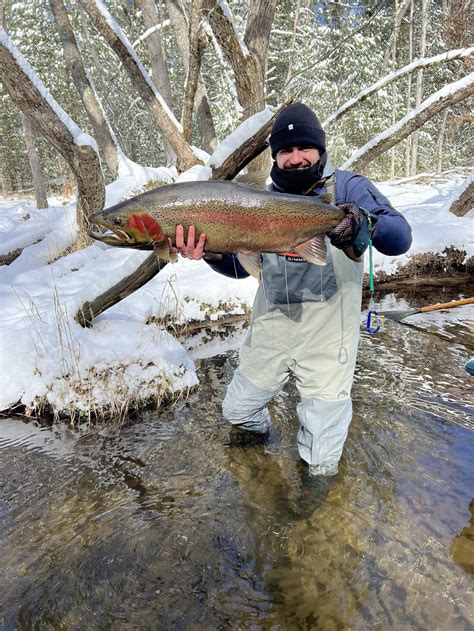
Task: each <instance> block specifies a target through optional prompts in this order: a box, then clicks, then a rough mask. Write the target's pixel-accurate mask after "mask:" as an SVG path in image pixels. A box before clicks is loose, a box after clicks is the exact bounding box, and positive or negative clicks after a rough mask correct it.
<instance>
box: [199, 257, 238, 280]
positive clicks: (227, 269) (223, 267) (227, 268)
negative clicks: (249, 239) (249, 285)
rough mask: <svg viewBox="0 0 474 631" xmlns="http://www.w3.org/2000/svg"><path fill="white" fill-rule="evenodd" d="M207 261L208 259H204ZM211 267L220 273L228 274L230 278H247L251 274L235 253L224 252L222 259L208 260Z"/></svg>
mask: <svg viewBox="0 0 474 631" xmlns="http://www.w3.org/2000/svg"><path fill="white" fill-rule="evenodd" d="M204 261H206V259H204ZM206 263H207V264H208V265H209V267H212V269H213V270H214V271H215V272H218V273H219V274H223V275H224V276H228V277H229V278H247V276H249V274H247V272H246V271H245V270H244V268H243V267H242V265H241V264H240V263H239V259H238V258H237V256H236V255H235V254H223V255H222V261H219V262H216V261H206Z"/></svg>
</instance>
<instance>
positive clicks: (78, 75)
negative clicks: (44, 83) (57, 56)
mask: <svg viewBox="0 0 474 631" xmlns="http://www.w3.org/2000/svg"><path fill="white" fill-rule="evenodd" d="M49 4H50V5H51V10H52V12H53V15H54V19H55V21H56V25H57V28H58V33H59V37H60V39H61V43H62V45H63V48H64V59H65V60H66V63H67V65H68V68H69V72H70V73H71V76H72V79H73V81H74V85H75V86H76V90H77V92H78V93H79V97H80V98H81V100H82V103H83V105H84V108H85V110H86V112H87V115H88V117H89V121H90V123H91V125H92V129H93V130H94V137H95V139H96V140H97V144H98V145H99V147H100V148H101V150H102V152H103V155H104V158H105V161H106V163H107V166H108V167H109V169H110V173H111V174H112V177H113V178H114V179H115V178H116V177H117V176H118V151H117V139H116V138H115V135H114V133H113V132H112V130H111V128H110V125H109V123H108V121H107V120H106V117H105V114H104V111H103V109H102V106H101V104H100V103H99V101H98V98H97V95H96V92H95V89H94V86H93V84H92V79H91V77H90V76H89V75H88V74H87V73H86V71H85V69H84V64H83V63H82V57H81V53H80V52H79V48H78V46H77V42H76V37H75V35H74V32H73V30H72V28H71V24H70V22H69V16H68V13H67V10H66V7H65V6H64V1H63V0H49Z"/></svg>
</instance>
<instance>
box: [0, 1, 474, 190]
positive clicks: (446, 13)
mask: <svg viewBox="0 0 474 631" xmlns="http://www.w3.org/2000/svg"><path fill="white" fill-rule="evenodd" d="M101 4H103V5H104V6H105V7H106V8H107V9H108V11H109V12H110V14H111V15H112V16H113V18H114V20H116V22H117V23H118V25H119V26H120V28H121V29H122V31H123V32H124V34H125V35H126V37H127V38H128V40H129V42H130V43H131V44H132V45H133V48H134V50H135V51H136V53H137V55H138V56H139V58H140V60H141V61H142V62H143V64H144V66H145V68H146V70H147V71H148V73H149V75H150V76H151V79H152V81H153V83H154V85H155V86H156V89H157V91H158V92H159V93H160V95H161V97H162V98H163V99H164V100H165V101H166V103H167V105H168V106H169V108H170V110H171V111H172V113H173V114H174V117H175V118H176V119H177V121H179V122H180V123H182V124H183V127H184V131H183V134H184V136H185V137H186V134H187V133H188V132H187V129H188V128H190V136H189V143H190V145H192V146H194V147H198V148H201V149H204V150H205V151H207V152H208V153H212V150H213V148H215V147H216V146H217V144H218V142H220V141H221V140H222V139H223V138H225V137H226V135H228V134H229V133H230V132H231V131H232V130H233V129H234V128H235V127H236V126H237V125H238V123H239V122H241V121H242V120H244V119H245V118H247V116H249V115H251V114H253V113H254V112H256V111H259V110H261V109H263V108H264V107H265V105H269V106H270V107H277V106H278V105H279V104H281V103H282V102H283V101H284V100H285V98H287V97H292V98H293V99H295V100H302V101H303V102H305V103H306V104H307V105H309V106H310V107H312V108H313V109H314V110H315V111H316V112H317V114H318V116H319V118H320V120H321V121H326V130H327V135H328V149H329V152H330V155H331V157H332V160H333V162H334V163H335V165H336V166H341V165H343V164H344V162H345V161H347V160H348V159H349V158H350V157H351V155H353V153H354V152H355V151H356V150H357V149H359V148H360V147H363V146H364V145H365V144H366V143H367V142H369V141H370V140H371V139H372V138H374V137H375V136H377V135H378V134H380V133H381V132H383V131H384V130H386V129H389V128H390V127H391V126H393V125H394V124H395V123H397V121H399V120H401V119H403V117H404V116H405V115H406V114H407V112H409V111H411V110H413V109H416V108H417V107H418V106H419V105H420V103H423V102H424V101H425V100H426V99H427V98H428V97H430V95H432V94H434V93H436V92H437V91H439V90H440V89H442V88H443V87H445V86H448V85H449V84H454V83H455V82H457V81H459V80H460V79H461V78H463V77H465V76H466V75H468V74H469V70H470V67H471V66H472V58H471V57H470V56H464V57H463V58H458V59H455V60H453V61H449V62H439V61H438V62H437V63H430V64H429V65H425V67H422V66H416V64H415V69H414V70H413V71H412V72H404V73H402V74H401V76H400V77H399V78H398V79H397V80H396V81H393V82H390V83H388V84H386V85H384V86H382V87H380V88H379V89H378V90H376V91H375V92H374V93H373V94H372V95H371V96H369V97H368V98H367V99H365V100H363V101H361V102H359V103H357V104H356V105H355V107H353V108H352V109H349V110H348V111H347V112H346V113H345V114H344V115H343V116H341V117H340V118H339V119H338V120H335V121H333V122H332V123H331V122H330V121H329V122H328V121H327V119H328V117H329V116H330V115H331V114H333V113H335V112H336V111H337V110H338V108H340V107H341V106H342V105H343V104H344V103H346V102H347V101H348V100H349V99H351V98H352V97H355V96H356V95H357V94H358V93H359V92H360V91H361V90H363V89H364V88H366V87H368V86H370V85H372V84H374V83H375V82H376V81H378V80H379V79H381V78H383V77H386V76H387V75H389V73H392V72H393V71H396V70H398V69H401V68H403V67H405V66H407V65H408V64H410V63H412V62H416V61H417V60H419V59H422V58H425V59H428V58H433V57H435V56H437V55H440V54H441V53H446V52H448V51H453V50H457V49H461V48H466V47H468V46H469V44H470V26H471V25H470V16H471V13H470V10H471V7H470V2H469V0H400V1H380V0H375V1H374V0H345V1H334V2H312V1H309V0H291V1H290V0H278V1H276V0H267V1H261V0H250V1H248V0H247V1H243V0H231V1H229V2H227V3H225V2H223V1H221V2H215V1H211V0H192V1H184V2H181V0H157V1H156V2H155V1H154V0H106V1H105V2H103V3H100V2H94V1H92V0H81V1H79V0H74V1H72V0H49V1H48V0H19V1H13V0H12V1H9V0H0V19H1V22H2V25H3V27H4V29H5V32H6V33H7V34H8V37H9V38H11V41H12V42H14V44H15V45H16V46H17V47H18V49H19V50H20V51H21V53H22V54H23V55H24V56H25V58H26V59H27V60H28V62H29V64H30V65H31V67H32V68H33V69H34V71H35V73H36V74H37V76H38V77H39V78H40V79H41V80H42V81H43V83H44V84H45V86H46V88H47V89H48V90H49V92H50V93H51V95H52V96H53V97H54V99H55V100H56V101H57V102H58V103H59V104H60V105H61V107H62V108H63V109H64V110H65V111H66V112H67V113H68V114H69V116H70V117H71V118H72V119H73V120H74V121H75V122H76V123H77V124H78V125H79V127H81V128H82V129H83V130H84V131H86V132H88V133H89V134H91V136H93V137H94V138H95V139H96V140H98V144H99V146H100V153H101V158H102V160H101V163H102V168H103V171H104V176H105V181H106V183H107V182H110V181H111V180H112V179H114V178H115V177H116V173H114V172H113V171H114V161H113V159H112V160H110V159H108V160H107V159H105V158H106V155H105V153H106V149H104V146H105V145H104V142H101V141H100V139H98V138H97V134H96V133H95V131H94V129H93V128H92V126H91V123H90V118H89V117H88V115H87V114H86V110H85V108H84V105H83V102H82V100H81V98H80V97H79V92H78V87H79V90H80V89H81V87H80V84H78V81H77V77H76V78H75V79H76V82H74V80H73V73H74V68H75V69H76V70H75V72H76V74H77V66H78V63H82V65H83V68H84V71H85V74H86V76H87V79H88V80H91V85H93V86H94V90H95V93H96V96H97V100H98V102H99V103H100V105H101V107H102V109H103V112H104V113H105V117H106V119H107V121H108V124H109V128H110V130H111V132H112V138H113V142H114V143H115V144H116V145H117V144H118V146H119V147H120V149H121V151H123V153H124V154H125V155H126V156H127V157H128V158H129V159H131V160H133V161H134V162H137V163H139V164H143V165H147V166H159V165H166V166H170V165H171V164H173V162H174V161H175V153H174V152H173V149H172V148H171V147H170V144H169V142H168V140H166V138H165V136H166V131H165V133H164V134H163V131H162V129H163V128H162V129H160V126H159V124H158V122H157V121H158V119H157V117H156V116H153V115H152V113H151V111H150V107H147V104H146V102H145V100H144V99H143V98H142V96H141V95H140V94H139V93H138V91H137V89H136V87H135V86H134V85H133V84H132V81H131V80H130V76H129V74H128V73H127V72H126V70H125V69H124V65H123V64H122V63H121V61H120V60H119V58H118V56H117V55H116V54H115V52H114V51H113V50H112V48H111V46H110V45H109V43H108V42H107V41H106V40H105V38H104V36H103V34H101V32H100V30H101V29H100V24H99V20H97V19H94V18H93V16H94V14H93V10H94V8H95V9H97V6H99V7H100V5H101ZM64 10H65V11H64ZM64 14H66V15H67V17H68V18H69V20H68V22H69V23H70V26H71V27H72V31H73V35H74V39H75V42H76V44H77V48H78V51H79V53H80V57H79V60H80V61H78V59H77V58H76V59H74V57H71V54H72V53H71V47H70V46H69V49H68V46H67V40H68V36H69V37H70V33H69V35H68V28H67V23H65V22H64V21H63V22H61V16H62V17H63V18H64ZM229 26H230V28H229ZM61 29H62V34H61V36H60V31H61ZM65 43H66V44H65ZM65 45H66V54H65V48H64V46H65ZM471 52H472V51H471ZM239 55H240V56H241V55H243V56H241V57H239ZM70 68H72V69H73V73H71V71H70ZM247 69H250V70H251V71H252V72H249V73H247ZM4 70H5V69H4V68H3V71H4ZM252 73H253V74H252ZM239 75H240V76H239ZM259 77H261V78H262V79H261V80H259ZM4 78H5V77H4ZM263 78H264V80H263ZM246 82H247V85H246ZM4 83H5V82H4ZM0 90H1V92H0V136H1V141H0V165H1V167H0V171H1V173H0V178H1V185H2V190H3V194H4V195H11V194H12V193H16V192H22V191H27V190H31V189H32V174H31V173H32V169H31V167H30V161H31V159H32V156H34V151H33V152H32V151H31V146H30V152H28V151H27V145H26V144H25V138H26V139H27V140H28V139H30V145H31V143H34V145H35V146H36V150H37V155H38V156H39V163H40V171H41V173H42V174H43V176H44V179H45V181H46V183H47V186H48V187H50V188H51V187H52V186H54V185H56V186H58V185H62V186H64V187H65V188H67V187H68V186H69V187H71V188H72V187H73V186H74V177H73V176H72V173H71V170H70V168H69V166H68V164H67V162H66V161H65V160H64V158H63V156H61V154H60V153H58V151H57V148H55V147H53V146H52V144H51V142H50V141H49V140H48V139H46V138H45V137H44V135H43V134H41V133H37V130H36V128H35V127H33V131H31V128H30V125H29V122H28V119H27V117H24V116H22V113H21V111H20V109H19V108H18V107H17V105H16V103H15V102H14V100H12V98H11V94H10V93H9V91H7V89H6V87H5V85H1V84H0ZM84 90H85V89H83V92H84ZM194 94H196V98H194V99H193V96H194ZM193 100H194V115H193V119H192V123H191V124H189V119H190V107H189V102H191V103H192V101H193ZM191 109H192V108H191ZM471 120H472V115H471V114H470V110H469V100H468V99H466V98H463V99H462V100H460V101H459V102H457V103H453V104H452V106H451V107H448V108H445V109H443V110H441V111H439V113H437V114H435V115H434V116H432V117H431V118H429V119H428V120H427V122H426V123H425V124H424V125H423V126H421V127H420V128H419V129H418V130H417V131H416V132H415V133H411V134H410V135H408V136H407V137H406V138H403V140H402V141H400V142H398V143H397V144H396V145H395V146H394V147H393V148H391V149H389V150H388V151H385V152H384V153H383V154H382V155H380V156H379V157H376V158H375V159H373V160H371V161H370V162H369V163H368V164H367V165H365V166H364V167H363V168H362V169H359V170H362V171H363V172H364V173H365V174H367V175H369V176H371V177H373V178H374V179H378V180H380V179H388V178H393V177H397V176H408V175H414V174H416V173H420V172H439V171H441V170H446V169H451V168H454V167H456V166H466V165H468V164H469V162H470V158H471V154H470V151H471V150H472V148H471V146H470V143H469V131H468V130H469V124H470V122H471ZM177 128H178V129H181V127H180V125H179V124H178V126H177ZM29 156H30V161H29ZM188 166H189V165H188Z"/></svg>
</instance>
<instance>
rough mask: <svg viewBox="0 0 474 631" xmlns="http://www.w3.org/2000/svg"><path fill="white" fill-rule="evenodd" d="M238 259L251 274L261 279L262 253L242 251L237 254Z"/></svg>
mask: <svg viewBox="0 0 474 631" xmlns="http://www.w3.org/2000/svg"><path fill="white" fill-rule="evenodd" d="M237 259H238V260H239V263H240V264H241V265H242V267H243V268H244V270H245V271H246V272H247V273H248V274H250V276H254V277H255V278H256V279H257V280H259V278H260V271H261V269H262V264H261V255H260V254H259V253H258V252H247V253H242V252H240V253H239V254H237Z"/></svg>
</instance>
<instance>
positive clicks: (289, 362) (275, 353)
mask: <svg viewBox="0 0 474 631" xmlns="http://www.w3.org/2000/svg"><path fill="white" fill-rule="evenodd" d="M331 179H332V178H330V180H331ZM325 188H326V191H327V192H328V193H330V194H332V195H333V198H334V199H336V182H335V179H332V181H327V182H326V186H325ZM328 251H329V252H330V256H331V259H332V266H333V270H334V277H335V284H336V287H335V291H334V293H332V295H330V297H329V298H328V299H325V297H324V296H323V295H321V296H317V299H315V297H314V296H312V297H311V298H310V299H309V300H307V299H305V296H304V292H305V287H301V288H300V293H301V294H302V299H301V300H300V301H299V302H295V303H291V304H288V305H286V304H272V303H271V302H269V301H268V300H267V298H266V296H265V292H264V287H265V284H266V283H267V284H271V283H270V282H269V281H268V279H266V278H265V271H266V267H265V265H263V269H262V278H261V282H260V285H259V289H258V291H257V295H256V297H255V302H254V308H253V315H252V324H251V327H250V330H249V332H248V334H247V337H246V339H245V341H244V343H243V345H242V348H241V350H240V366H239V368H238V369H237V370H236V372H235V374H234V377H233V379H232V382H231V383H230V385H229V387H228V390H227V394H226V397H225V399H224V402H223V413H224V417H225V418H226V419H227V420H228V421H229V422H230V423H232V424H233V425H236V426H239V427H241V428H242V429H246V430H250V431H256V432H260V433H264V432H266V431H267V430H268V429H269V428H270V416H269V413H268V410H267V408H266V406H267V404H268V403H269V401H271V400H272V399H273V398H274V397H275V396H276V395H277V394H278V392H279V391H280V390H281V389H282V388H283V386H284V385H285V383H286V382H287V381H288V379H289V377H290V376H291V375H294V377H295V381H296V387H297V388H298V391H299V394H300V397H301V402H300V403H299V405H298V407H297V414H298V418H299V422H300V428H299V431H298V435H297V445H298V451H299V455H300V457H301V458H302V459H303V460H305V461H306V462H307V463H308V464H309V465H311V469H312V472H313V473H316V474H317V473H319V474H323V475H324V474H326V475H333V474H335V473H336V472H337V463H338V462H339V459H340V457H341V454H342V449H343V446H344V442H345V440H346V437H347V432H348V428H349V424H350V422H351V419H352V401H351V398H350V392H351V388H352V382H353V377H354V369H355V362H356V355H357V347H358V340H359V329H360V313H361V299H362V278H363V264H362V263H356V262H354V261H351V260H350V259H349V258H347V256H346V255H345V254H344V253H343V252H342V251H341V250H338V249H337V248H334V247H332V246H331V245H330V244H329V242H328ZM264 256H269V257H271V256H275V257H276V256H277V255H264ZM291 265H295V266H296V265H298V266H311V267H309V268H307V269H309V270H310V272H315V268H316V269H317V266H313V265H312V264H311V263H306V262H303V263H292V264H291ZM295 274H296V272H295ZM291 280H292V279H291V269H290V268H289V273H288V282H289V283H290V284H291ZM286 306H288V309H286ZM290 308H291V314H292V315H291V320H290V319H289V313H290Z"/></svg>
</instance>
